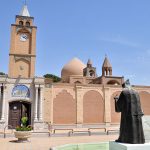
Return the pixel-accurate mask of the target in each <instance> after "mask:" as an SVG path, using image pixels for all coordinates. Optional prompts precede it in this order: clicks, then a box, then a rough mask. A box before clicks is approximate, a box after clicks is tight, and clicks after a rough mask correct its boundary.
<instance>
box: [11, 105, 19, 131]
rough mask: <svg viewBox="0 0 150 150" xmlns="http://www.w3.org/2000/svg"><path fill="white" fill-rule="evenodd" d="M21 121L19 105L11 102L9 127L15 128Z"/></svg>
mask: <svg viewBox="0 0 150 150" xmlns="http://www.w3.org/2000/svg"><path fill="white" fill-rule="evenodd" d="M20 121H21V103H20V102H12V103H10V105H9V125H11V126H12V127H13V128H16V127H17V126H19V125H20Z"/></svg>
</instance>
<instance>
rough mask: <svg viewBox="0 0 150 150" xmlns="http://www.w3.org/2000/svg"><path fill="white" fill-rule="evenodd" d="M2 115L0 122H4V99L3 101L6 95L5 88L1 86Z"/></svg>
mask: <svg viewBox="0 0 150 150" xmlns="http://www.w3.org/2000/svg"><path fill="white" fill-rule="evenodd" d="M2 90H3V91H2V115H1V120H5V103H6V99H5V95H6V90H5V86H3V88H2Z"/></svg>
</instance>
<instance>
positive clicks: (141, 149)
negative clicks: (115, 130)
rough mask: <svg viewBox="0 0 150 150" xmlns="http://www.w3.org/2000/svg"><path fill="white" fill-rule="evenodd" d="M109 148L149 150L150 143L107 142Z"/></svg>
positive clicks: (112, 149)
mask: <svg viewBox="0 0 150 150" xmlns="http://www.w3.org/2000/svg"><path fill="white" fill-rule="evenodd" d="M109 150H150V143H145V144H125V143H117V142H109Z"/></svg>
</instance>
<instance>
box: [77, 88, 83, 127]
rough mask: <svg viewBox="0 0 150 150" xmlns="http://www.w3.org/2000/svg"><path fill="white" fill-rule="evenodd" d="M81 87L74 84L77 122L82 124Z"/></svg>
mask: <svg viewBox="0 0 150 150" xmlns="http://www.w3.org/2000/svg"><path fill="white" fill-rule="evenodd" d="M82 95H83V94H82V87H80V86H76V101H77V124H79V125H80V124H83V96H82Z"/></svg>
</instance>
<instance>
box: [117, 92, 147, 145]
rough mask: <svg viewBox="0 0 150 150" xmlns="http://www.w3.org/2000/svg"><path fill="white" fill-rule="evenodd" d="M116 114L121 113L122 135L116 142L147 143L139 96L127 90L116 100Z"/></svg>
mask: <svg viewBox="0 0 150 150" xmlns="http://www.w3.org/2000/svg"><path fill="white" fill-rule="evenodd" d="M115 109H116V112H121V122H120V135H119V138H118V140H116V142H121V143H131V144H142V143H145V138H144V132H143V126H142V116H143V115H144V114H143V112H142V109H141V104H140V97H139V94H138V93H137V92H136V91H134V90H132V89H131V90H129V89H125V90H123V91H122V92H121V94H120V96H119V98H118V100H115Z"/></svg>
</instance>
